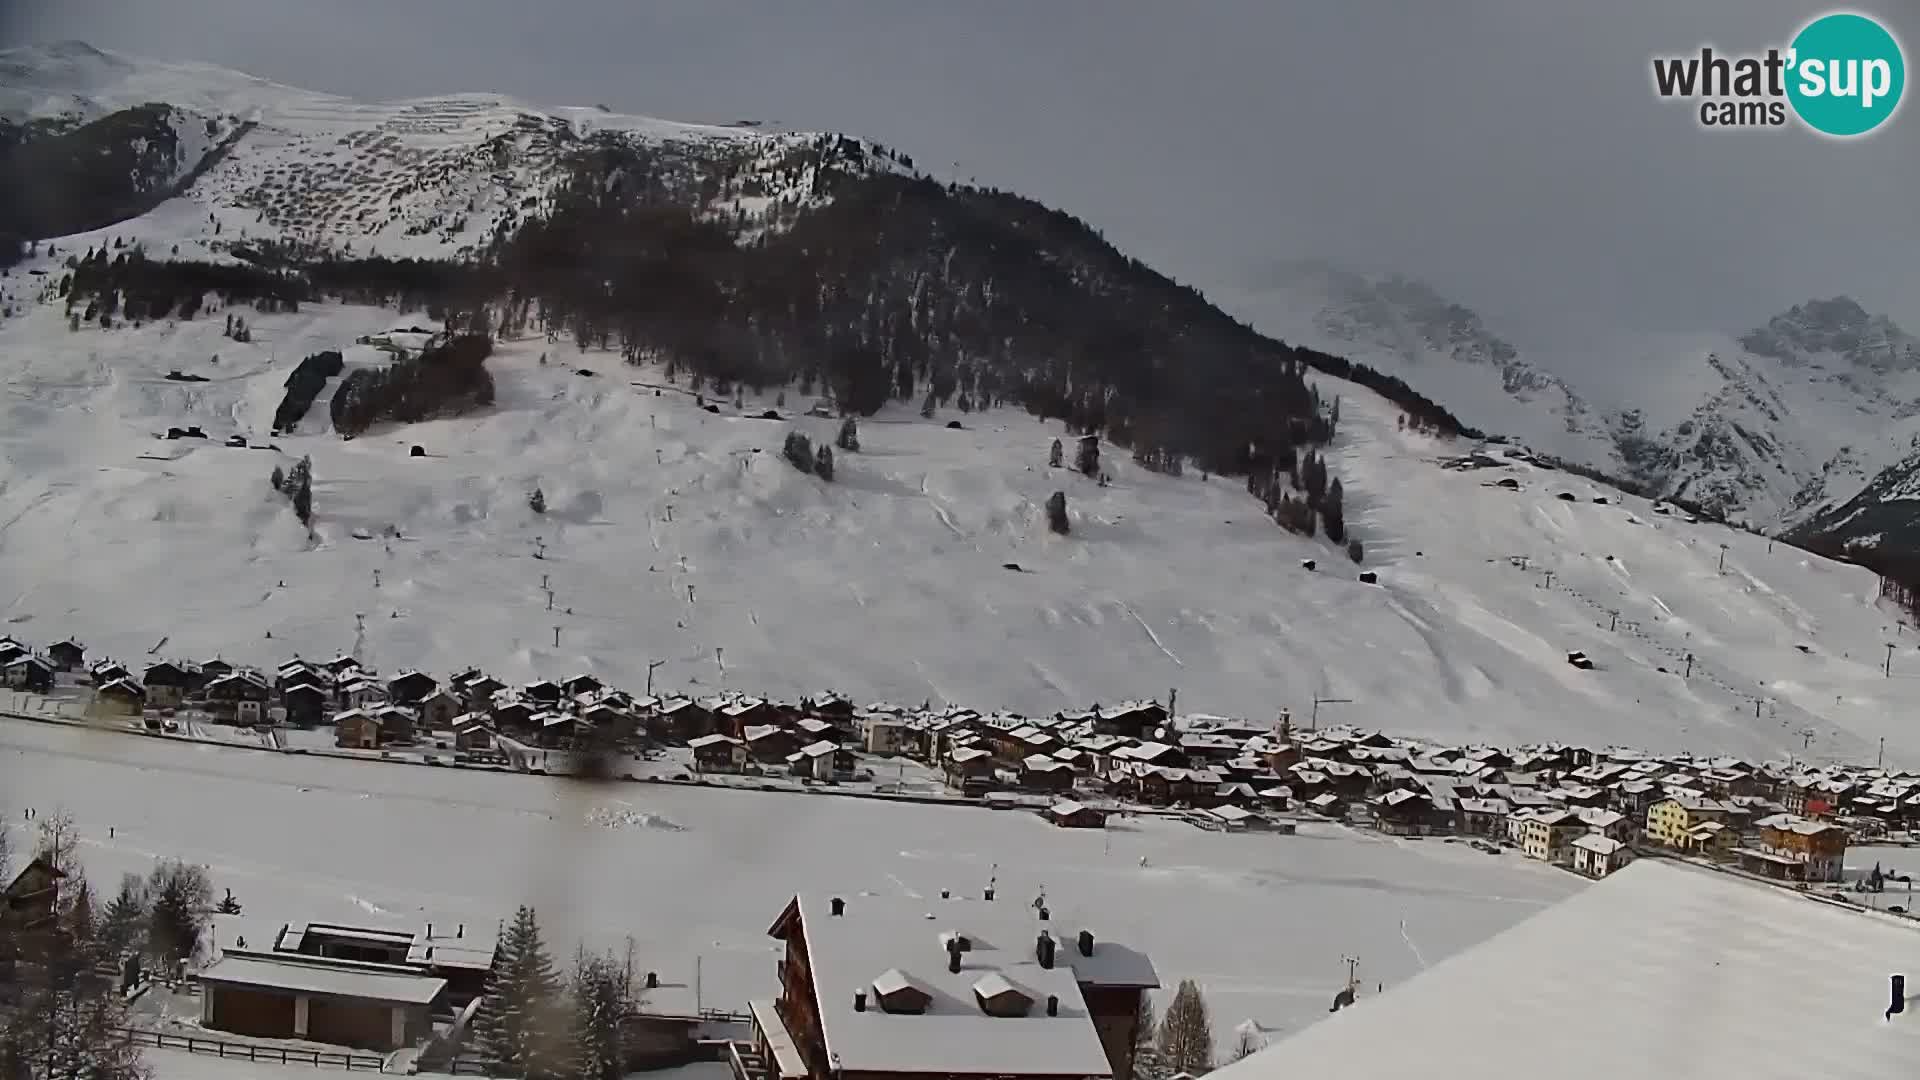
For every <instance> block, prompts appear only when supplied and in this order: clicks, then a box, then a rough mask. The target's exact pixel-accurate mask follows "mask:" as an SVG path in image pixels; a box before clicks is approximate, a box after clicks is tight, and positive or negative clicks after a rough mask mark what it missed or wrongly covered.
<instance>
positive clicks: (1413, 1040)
mask: <svg viewBox="0 0 1920 1080" xmlns="http://www.w3.org/2000/svg"><path fill="white" fill-rule="evenodd" d="M1362 974H1363V975H1364V972H1363V973H1362ZM1894 974H1903V975H1906V976H1907V993H1908V994H1910V995H1913V1001H1912V1002H1911V1003H1910V1004H1909V1005H1908V1006H1907V1011H1906V1012H1904V1013H1902V1014H1899V1015H1894V1016H1892V1017H1891V1018H1888V1017H1887V1015H1886V1013H1887V1007H1888V1004H1889V1002H1890V1000H1891V995H1890V992H1889V988H1890V981H1889V978H1888V976H1890V975H1894ZM1369 988H1370V987H1365V986H1363V987H1362V990H1363V993H1362V995H1361V997H1360V1000H1359V1002H1358V1003H1357V1004H1355V1005H1354V1006H1352V1007H1351V1008H1348V1009H1343V1010H1341V1011H1340V1012H1339V1013H1338V1014H1336V1015H1334V1016H1330V1017H1328V1018H1327V1019H1326V1020H1325V1021H1323V1022H1321V1023H1317V1024H1314V1025H1313V1026H1311V1027H1309V1028H1307V1029H1306V1030H1304V1031H1302V1032H1301V1033H1300V1034H1298V1035H1295V1036H1293V1037H1291V1038H1288V1039H1285V1040H1283V1041H1281V1042H1278V1043H1275V1044H1274V1045H1273V1046H1271V1047H1269V1048H1268V1049H1266V1050H1263V1051H1261V1052H1260V1053H1257V1054H1255V1055H1253V1056H1252V1057H1249V1058H1247V1059H1246V1060H1244V1061H1241V1062H1238V1063H1236V1064H1234V1065H1230V1066H1227V1067H1226V1068H1224V1069H1221V1070H1218V1071H1216V1072H1214V1073H1212V1074H1211V1075H1210V1077H1209V1080H1216V1078H1217V1080H1282V1078H1286V1080H1292V1078H1295V1077H1302V1076H1380V1077H1386V1076H1415V1075H1431V1074H1433V1073H1434V1072H1435V1071H1436V1070H1437V1071H1438V1072H1439V1074H1440V1075H1443V1076H1449V1077H1450V1076H1471V1077H1473V1078H1474V1080H1539V1077H1541V1076H1543V1075H1552V1076H1554V1077H1556V1078H1557V1080H1618V1078H1619V1077H1623V1076H1671V1077H1687V1078H1688V1080H1755V1078H1763V1077H1781V1078H1783V1080H1784V1078H1789V1077H1791V1078H1796V1080H1798V1078H1804V1077H1814V1076H1817V1077H1820V1078H1821V1080H1853V1078H1858V1080H1868V1078H1874V1080H1878V1078H1882V1077H1888V1076H1897V1075H1904V1074H1905V1073H1907V1072H1910V1071H1911V1070H1912V1067H1913V1062H1915V1061H1920V929H1916V928H1915V927H1913V926H1911V925H1908V924H1906V923H1904V922H1902V921H1901V920H1899V919H1898V918H1896V917H1894V916H1890V915H1878V914H1869V913H1862V912H1856V911H1850V910H1844V909H1841V908H1838V907H1835V906H1833V905H1831V904H1828V903H1824V902H1821V901H1817V900H1812V899H1808V898H1807V897H1804V896H1801V895H1798V894H1796V893H1793V892H1791V891H1789V890H1786V889H1781V888H1777V887H1773V886H1768V885H1763V884H1759V883H1757V882H1753V881H1750V880H1746V879H1743V878H1739V877H1735V876H1732V875H1728V874H1719V873H1714V872H1712V871H1708V870H1702V869H1698V868H1695V867H1690V866H1686V865H1683V864H1679V863H1673V862H1667V861H1663V860H1658V859H1642V860H1640V861H1638V862H1636V863H1634V864H1632V865H1630V866H1628V867H1626V868H1625V869H1623V870H1621V871H1618V872H1617V873H1614V874H1613V875H1611V876H1610V877H1607V878H1606V879H1604V880H1602V881H1600V882H1599V883H1597V884H1595V885H1593V886H1592V887H1591V888H1589V889H1587V890H1585V891H1584V892H1582V893H1580V894H1579V895H1577V896H1575V897H1573V898H1572V899H1569V900H1567V901H1564V902H1563V903H1561V904H1559V905H1557V906H1555V907H1551V908H1548V909H1547V910H1546V911H1544V912H1542V913H1540V914H1539V915H1536V916H1534V917H1533V918H1531V919H1529V920H1527V921H1526V922H1524V923H1521V924H1520V925H1519V926H1516V927H1514V928H1513V929H1511V930H1508V931H1506V932H1505V933H1502V934H1500V935H1498V936H1496V937H1494V938H1493V939H1491V940H1489V941H1487V942H1485V943H1483V944H1481V945H1479V946H1477V947H1475V948H1472V949H1469V950H1467V951H1466V952H1463V953H1459V954H1457V955H1455V956H1452V957H1449V958H1448V959H1446V960H1444V961H1442V962H1440V963H1438V964H1436V965H1434V966H1433V968H1432V969H1431V970H1429V971H1425V972H1422V973H1420V974H1419V975H1416V976H1414V977H1413V978H1412V979H1411V980H1409V981H1408V982H1406V983H1405V984H1403V985H1401V986H1397V987H1389V988H1388V989H1387V991H1386V993H1384V994H1381V995H1377V996H1376V995H1373V994H1368V993H1365V992H1364V991H1365V990H1366V989H1369Z"/></svg>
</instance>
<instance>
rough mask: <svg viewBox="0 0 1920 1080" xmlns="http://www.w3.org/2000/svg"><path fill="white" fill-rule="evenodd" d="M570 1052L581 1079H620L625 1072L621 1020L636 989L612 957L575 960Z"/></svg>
mask: <svg viewBox="0 0 1920 1080" xmlns="http://www.w3.org/2000/svg"><path fill="white" fill-rule="evenodd" d="M571 991H572V993H571V1004H572V1006H573V1015H572V1024H571V1028H572V1032H571V1035H572V1037H571V1040H570V1041H571V1043H572V1047H571V1051H572V1058H573V1060H572V1062H571V1065H572V1066H573V1075H574V1076H576V1077H578V1080H619V1077H620V1076H621V1075H622V1074H623V1073H624V1072H625V1069H624V1067H623V1066H624V1064H625V1062H624V1060H623V1055H622V1054H621V1047H620V1019H621V1017H623V1016H625V1015H626V1014H627V1012H628V1011H629V1010H630V1009H631V1008H632V1005H633V987H632V983H631V980H630V976H629V973H628V971H627V969H626V967H625V966H624V965H622V964H621V963H619V962H617V961H615V960H614V959H613V958H612V957H609V956H586V955H584V954H582V955H581V956H579V957H577V958H576V959H575V961H574V971H573V985H572V987H571Z"/></svg>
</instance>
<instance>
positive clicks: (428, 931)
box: [427, 923, 433, 938]
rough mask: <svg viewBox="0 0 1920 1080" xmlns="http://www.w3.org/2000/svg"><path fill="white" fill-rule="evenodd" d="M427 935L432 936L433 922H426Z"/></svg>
mask: <svg viewBox="0 0 1920 1080" xmlns="http://www.w3.org/2000/svg"><path fill="white" fill-rule="evenodd" d="M427 936H428V937H429V938H431V937H432V936H433V924H432V923H428V924H427Z"/></svg>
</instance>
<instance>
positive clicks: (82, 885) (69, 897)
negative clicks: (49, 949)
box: [60, 869, 99, 952]
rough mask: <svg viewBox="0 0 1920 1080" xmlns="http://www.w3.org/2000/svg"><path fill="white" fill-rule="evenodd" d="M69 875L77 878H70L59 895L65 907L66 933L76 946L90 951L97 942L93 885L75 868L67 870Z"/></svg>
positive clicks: (97, 927) (97, 925) (97, 928)
mask: <svg viewBox="0 0 1920 1080" xmlns="http://www.w3.org/2000/svg"><path fill="white" fill-rule="evenodd" d="M69 877H70V879H77V880H70V882H69V885H68V887H67V888H65V889H62V890H61V896H60V899H61V901H62V902H63V903H64V904H65V906H66V908H67V934H68V936H69V937H71V938H72V939H73V943H74V946H75V947H76V948H80V949H84V950H87V951H89V952H91V951H92V949H93V947H94V945H95V944H97V940H96V939H97V937H98V930H99V924H98V921H97V920H96V919H95V917H94V911H93V908H94V903H93V887H92V886H90V885H88V884H87V877H86V875H85V874H82V873H80V872H79V871H78V870H77V869H75V870H72V871H69Z"/></svg>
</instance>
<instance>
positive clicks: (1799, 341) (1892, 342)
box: [1740, 296, 1915, 369]
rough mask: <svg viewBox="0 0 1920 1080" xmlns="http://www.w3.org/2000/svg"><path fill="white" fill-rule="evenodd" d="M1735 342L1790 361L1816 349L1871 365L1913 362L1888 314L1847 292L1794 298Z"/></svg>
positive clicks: (1904, 336) (1804, 357)
mask: <svg viewBox="0 0 1920 1080" xmlns="http://www.w3.org/2000/svg"><path fill="white" fill-rule="evenodd" d="M1740 344H1741V345H1742V346H1743V347H1744V348H1745V349H1746V350H1747V351H1748V352H1750V353H1753V354H1754V355H1756V356H1767V357H1772V358H1773V359H1775V360H1780V361H1782V362H1784V363H1789V364H1798V363H1802V362H1804V361H1806V360H1807V359H1808V358H1809V357H1812V356H1815V355H1818V354H1821V353H1832V354H1834V355H1837V356H1840V357H1843V358H1845V359H1846V360H1848V361H1849V362H1851V363H1854V364H1859V365H1863V366H1866V367H1872V368H1876V369H1884V368H1888V367H1895V366H1910V365H1912V364H1913V363H1914V362H1915V356H1914V353H1913V349H1912V345H1913V339H1912V338H1911V337H1909V336H1908V335H1907V334H1906V332H1905V331H1903V330H1901V329H1900V328H1899V327H1898V326H1896V325H1894V323H1893V320H1891V319H1888V318H1887V317H1886V316H1884V315H1873V314H1871V313H1869V312H1868V311H1867V309H1865V308H1863V307H1861V306H1860V304H1859V302H1858V301H1856V300H1854V299H1853V298H1852V297H1850V296H1836V297H1834V298H1833V299H1831V300H1809V301H1807V302H1806V303H1804V304H1796V305H1794V306H1793V307H1791V308H1789V309H1787V310H1786V311H1783V312H1781V313H1780V314H1778V315H1775V316H1774V317H1773V318H1772V319H1769V320H1768V321H1767V325H1765V326H1763V327H1760V328H1759V329H1756V330H1753V331H1751V332H1750V333H1748V334H1746V335H1745V336H1743V337H1742V338H1741V339H1740Z"/></svg>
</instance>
